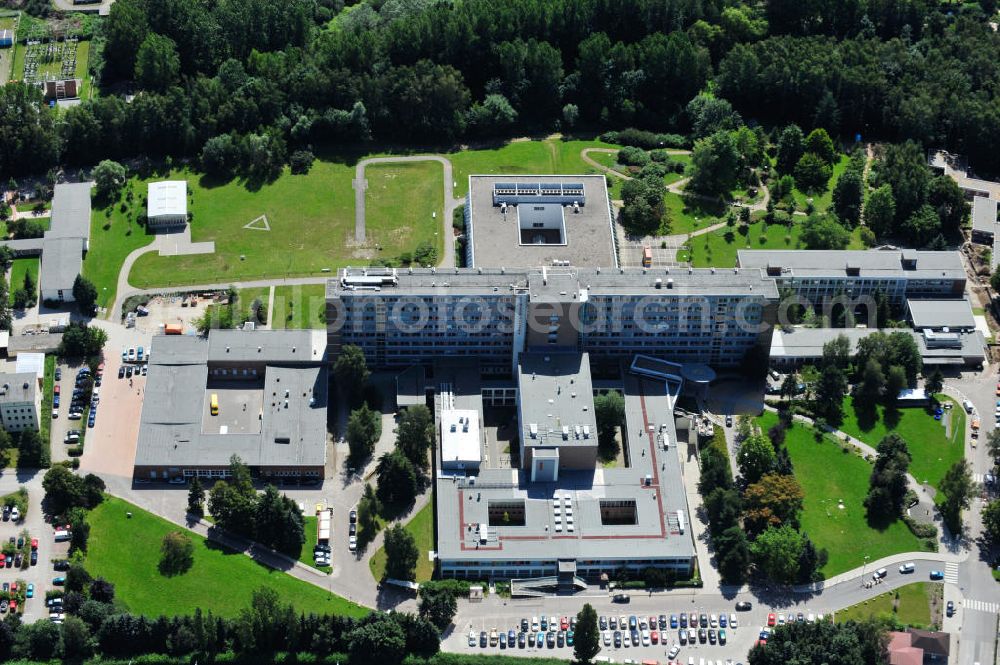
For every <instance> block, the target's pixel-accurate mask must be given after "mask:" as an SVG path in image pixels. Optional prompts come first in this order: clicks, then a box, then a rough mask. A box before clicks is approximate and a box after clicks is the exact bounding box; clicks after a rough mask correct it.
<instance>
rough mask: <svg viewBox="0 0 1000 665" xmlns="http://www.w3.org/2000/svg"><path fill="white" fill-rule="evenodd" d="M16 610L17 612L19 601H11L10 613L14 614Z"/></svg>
mask: <svg viewBox="0 0 1000 665" xmlns="http://www.w3.org/2000/svg"><path fill="white" fill-rule="evenodd" d="M14 612H17V601H16V600H12V601H10V613H11V614H13V613H14Z"/></svg>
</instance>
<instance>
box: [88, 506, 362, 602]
mask: <svg viewBox="0 0 1000 665" xmlns="http://www.w3.org/2000/svg"><path fill="white" fill-rule="evenodd" d="M127 511H130V512H131V513H132V518H131V519H127V518H126V516H125V513H126V512H127ZM87 521H88V522H89V523H90V527H91V530H90V541H89V546H88V549H87V556H86V559H85V561H84V565H85V566H86V568H87V571H88V572H89V573H90V574H91V575H93V576H95V577H96V576H101V577H104V578H106V579H108V580H110V581H111V582H113V583H114V585H115V595H116V597H117V599H118V601H120V602H121V603H122V604H123V605H124V606H125V607H126V608H127V609H128V610H129V611H131V612H135V613H139V614H145V615H150V616H156V615H159V614H166V615H168V616H173V615H183V614H191V613H192V612H194V609H195V608H196V607H200V608H202V609H203V610H211V611H212V612H214V613H215V614H217V615H219V616H224V617H232V616H235V615H236V614H237V613H238V612H239V611H240V609H242V608H243V607H246V606H247V604H248V603H249V602H250V595H251V593H252V592H253V591H254V590H255V589H257V588H260V587H262V586H269V587H271V588H273V589H274V590H275V591H277V592H278V595H279V596H280V597H281V598H282V600H283V601H288V602H291V603H292V604H293V605H294V606H295V608H296V610H299V611H301V612H316V613H318V614H343V615H349V616H363V615H365V614H367V613H368V610H366V609H365V608H363V607H360V606H359V605H355V604H354V603H352V602H350V601H348V600H346V599H344V598H340V597H338V596H334V595H333V594H330V593H328V592H326V591H324V590H322V589H320V588H318V587H315V586H313V585H311V584H307V583H305V582H301V581H299V580H297V579H295V578H293V577H291V576H289V575H286V574H285V573H282V572H279V571H273V570H271V569H269V568H266V567H264V566H262V565H260V564H257V563H255V562H254V561H253V560H252V559H251V558H250V557H247V556H245V555H244V554H241V553H236V552H232V551H229V550H225V549H223V548H221V547H220V546H218V545H216V544H214V543H210V542H208V541H206V540H205V539H204V538H202V537H201V536H199V535H197V534H194V533H191V532H188V535H190V536H191V539H192V541H194V565H193V566H192V568H191V569H190V570H189V571H188V572H186V573H184V574H182V575H178V576H176V577H163V576H162V575H160V573H159V571H158V570H157V563H158V562H159V559H160V543H161V541H162V540H163V536H164V535H166V534H167V533H169V532H171V531H177V530H181V531H183V529H181V528H180V527H178V526H176V525H174V524H172V523H170V522H167V521H166V520H164V519H162V518H160V517H157V516H156V515H153V514H152V513H148V512H146V511H145V510H142V509H141V508H138V507H137V506H134V505H132V504H130V503H127V502H125V501H122V500H121V499H117V498H114V497H108V498H107V499H105V501H104V503H102V504H101V505H100V506H98V507H97V508H95V509H94V510H93V511H91V513H90V515H89V517H88V520H87Z"/></svg>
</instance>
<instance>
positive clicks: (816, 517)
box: [758, 412, 922, 577]
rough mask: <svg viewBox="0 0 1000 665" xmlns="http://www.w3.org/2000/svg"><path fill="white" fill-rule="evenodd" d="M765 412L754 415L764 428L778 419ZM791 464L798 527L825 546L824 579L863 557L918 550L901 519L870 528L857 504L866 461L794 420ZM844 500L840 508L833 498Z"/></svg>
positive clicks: (787, 441) (864, 483) (865, 485)
mask: <svg viewBox="0 0 1000 665" xmlns="http://www.w3.org/2000/svg"><path fill="white" fill-rule="evenodd" d="M777 418H778V417H777V415H775V414H773V413H770V412H767V413H764V414H763V415H762V416H760V418H758V423H759V424H760V426H761V428H762V429H764V430H765V431H766V430H767V429H768V428H769V427H771V426H772V425H774V424H775V423H776V422H777ZM785 445H786V446H787V447H788V453H789V454H790V455H791V458H792V464H793V465H794V467H795V477H796V478H797V479H798V481H799V483H800V484H801V485H802V490H803V492H804V493H805V500H804V509H803V511H802V530H803V531H804V532H806V533H808V534H809V537H810V538H812V540H813V542H814V543H816V547H818V548H826V549H827V551H828V552H829V555H830V558H829V561H828V562H827V564H826V566H825V567H824V568H823V573H824V574H826V576H827V577H830V576H832V575H836V574H838V573H842V572H844V571H846V570H850V569H852V568H856V567H858V566H860V565H861V564H862V563H863V562H864V557H865V555H868V556H869V557H870V559H869V560H871V561H874V560H876V559H880V558H882V557H884V556H888V555H890V554H896V553H897V552H911V551H918V550H920V549H922V546H921V543H920V540H919V539H917V537H916V536H914V535H913V534H912V533H911V532H910V530H909V529H908V528H907V527H906V525H905V524H903V522H902V521H896V522H893V523H892V524H891V525H889V527H888V528H886V529H885V530H883V531H878V530H876V529H873V528H871V527H870V526H869V525H868V522H867V520H866V519H865V509H864V506H863V505H862V502H863V501H864V498H865V495H866V494H867V493H868V477H869V475H870V474H871V465H870V464H869V463H868V462H866V461H865V460H864V459H862V458H860V457H858V456H857V455H853V454H846V453H843V452H841V448H840V446H839V445H837V444H836V442H834V441H832V440H831V439H830V438H829V437H824V439H823V440H822V442H820V443H817V442H816V440H815V439H814V438H813V433H812V430H810V429H807V428H806V427H805V426H803V425H801V424H798V423H796V424H795V425H793V426H792V428H791V429H789V430H788V435H787V437H786V439H785ZM840 500H842V501H843V502H844V506H845V507H844V509H843V510H840V509H839V508H838V507H837V502H838V501H840Z"/></svg>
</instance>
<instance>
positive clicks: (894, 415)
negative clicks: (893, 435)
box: [882, 404, 903, 430]
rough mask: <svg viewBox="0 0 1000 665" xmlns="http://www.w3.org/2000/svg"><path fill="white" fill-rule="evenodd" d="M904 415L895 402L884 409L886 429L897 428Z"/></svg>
mask: <svg viewBox="0 0 1000 665" xmlns="http://www.w3.org/2000/svg"><path fill="white" fill-rule="evenodd" d="M902 417H903V412H902V411H900V410H899V408H898V407H896V405H895V404H890V405H889V406H887V407H885V409H883V410H882V422H883V423H885V427H886V429H890V430H892V429H896V426H897V425H899V421H900V419H901V418H902Z"/></svg>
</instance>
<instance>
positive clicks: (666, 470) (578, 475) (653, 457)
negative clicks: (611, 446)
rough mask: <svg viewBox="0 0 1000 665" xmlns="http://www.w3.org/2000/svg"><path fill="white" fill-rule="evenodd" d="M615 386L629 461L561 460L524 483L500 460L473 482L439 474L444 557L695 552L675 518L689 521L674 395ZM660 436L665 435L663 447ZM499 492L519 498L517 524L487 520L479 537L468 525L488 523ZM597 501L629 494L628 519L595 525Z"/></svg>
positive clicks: (641, 384)
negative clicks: (581, 464) (584, 466)
mask: <svg viewBox="0 0 1000 665" xmlns="http://www.w3.org/2000/svg"><path fill="white" fill-rule="evenodd" d="M623 387H624V394H625V412H626V415H625V417H626V421H627V426H626V428H625V430H626V431H625V433H624V434H625V441H624V442H623V446H624V447H625V448H627V452H626V458H627V459H629V460H630V466H627V467H626V466H619V467H615V468H603V467H599V468H594V469H592V470H587V471H574V470H566V469H563V470H560V472H559V480H558V481H557V482H554V483H531V482H529V481H528V478H530V475H529V474H527V473H526V472H523V471H521V470H519V469H507V468H485V467H484V468H481V469H480V472H479V474H478V476H477V477H476V478H475V480H474V483H473V482H470V480H469V479H465V478H459V479H457V480H456V479H455V478H454V477H452V476H450V475H439V477H438V481H437V495H436V496H437V502H438V507H437V512H438V540H437V543H438V556H439V557H440V558H442V559H445V560H451V561H461V560H500V561H503V560H515V561H517V560H532V561H534V560H541V561H554V560H557V559H573V558H575V559H577V560H578V561H584V560H588V559H612V560H615V559H621V560H626V559H631V560H634V559H641V558H657V559H660V558H664V557H670V558H679V559H689V558H691V557H693V556H695V548H694V542H693V540H692V538H691V530H690V527H688V528H687V529H686V531H685V533H684V534H681V533H680V532H679V529H678V520H677V517H676V515H677V511H683V513H684V515H685V520H686V521H687V522H688V524H689V523H690V516H689V511H688V505H687V497H686V494H685V491H684V482H683V479H682V477H681V468H680V458H679V454H680V453H679V451H678V450H677V445H676V442H677V434H676V431H675V426H674V419H673V399H672V397H671V396H670V395H669V393H668V390H667V387H666V385H665V383H664V382H662V381H654V380H651V379H642V378H639V377H635V376H631V375H627V376H625V378H624V384H623ZM650 426H652V427H653V429H654V430H655V431H650ZM661 435H662V436H666V437H667V438H668V440H669V441H670V447H669V449H667V450H664V449H663V447H662V445H661V443H660V442H661V439H660V436H661ZM685 454H686V451H685ZM647 476H648V477H649V479H650V484H649V485H645V479H646V477H647ZM470 498H471V499H472V500H470ZM504 501H523V502H524V510H525V519H524V525H523V526H490V527H488V532H489V538H488V542H487V543H486V544H480V543H479V542H478V532H477V531H476V530H472V531H470V529H469V527H470V525H477V524H488V522H489V505H490V502H504ZM602 501H624V502H631V501H635V517H636V521H635V523H634V524H625V525H621V524H617V525H605V524H603V523H602V519H601V502H602ZM567 507H568V510H567ZM557 510H558V516H559V520H558V522H557V520H556V519H555V518H556V515H557V512H556V511H557ZM570 523H572V529H570Z"/></svg>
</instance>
